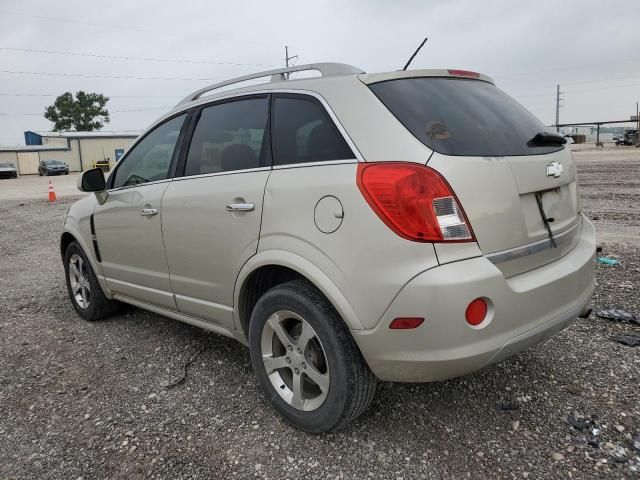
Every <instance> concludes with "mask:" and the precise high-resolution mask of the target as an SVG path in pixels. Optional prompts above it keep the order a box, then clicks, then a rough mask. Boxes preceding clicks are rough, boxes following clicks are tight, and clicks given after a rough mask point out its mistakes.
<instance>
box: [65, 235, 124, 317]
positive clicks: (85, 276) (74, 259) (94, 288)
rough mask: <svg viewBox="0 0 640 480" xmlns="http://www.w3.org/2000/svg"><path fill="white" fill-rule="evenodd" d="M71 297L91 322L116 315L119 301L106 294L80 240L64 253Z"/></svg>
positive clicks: (77, 309)
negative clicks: (109, 297) (110, 298)
mask: <svg viewBox="0 0 640 480" xmlns="http://www.w3.org/2000/svg"><path fill="white" fill-rule="evenodd" d="M64 271H65V277H66V278H67V290H68V292H69V298H70V299H71V303H72V304H73V308H75V309H76V312H78V315H80V316H81V317H82V318H84V319H85V320H88V321H90V322H92V321H95V320H100V319H102V318H106V317H110V316H111V315H114V314H115V313H116V312H117V311H118V308H119V303H118V302H117V301H115V300H109V299H108V298H107V297H105V296H104V293H103V292H102V288H101V287H100V284H99V283H98V279H97V278H96V275H95V273H94V271H93V268H91V264H90V263H89V260H88V259H87V256H86V255H85V253H84V251H83V250H82V248H81V247H80V245H79V244H78V242H71V243H70V244H69V246H68V247H67V250H66V252H65V255H64Z"/></svg>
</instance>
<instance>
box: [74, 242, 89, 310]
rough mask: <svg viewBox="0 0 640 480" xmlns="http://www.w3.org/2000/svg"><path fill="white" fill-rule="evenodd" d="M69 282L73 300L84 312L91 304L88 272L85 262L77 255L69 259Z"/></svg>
mask: <svg viewBox="0 0 640 480" xmlns="http://www.w3.org/2000/svg"><path fill="white" fill-rule="evenodd" d="M69 281H70V283H71V293H72V295H73V298H74V300H75V301H76V303H77V304H78V306H79V307H80V308H82V309H83V310H86V309H87V308H89V304H90V303H91V284H90V282H89V271H88V266H87V265H86V263H85V261H84V260H83V259H82V257H81V256H80V255H78V254H77V253H74V254H73V255H71V258H70V259H69Z"/></svg>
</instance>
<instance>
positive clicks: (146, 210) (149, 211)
mask: <svg viewBox="0 0 640 480" xmlns="http://www.w3.org/2000/svg"><path fill="white" fill-rule="evenodd" d="M157 214H158V209H157V208H143V209H142V210H140V215H142V216H143V217H150V216H152V215H157Z"/></svg>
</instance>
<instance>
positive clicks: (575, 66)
mask: <svg viewBox="0 0 640 480" xmlns="http://www.w3.org/2000/svg"><path fill="white" fill-rule="evenodd" d="M638 60H640V57H636V58H627V59H626V60H611V61H608V62H598V63H583V64H579V65H571V66H565V67H558V68H545V69H541V70H536V71H535V72H521V73H507V74H505V75H502V74H495V75H493V76H495V77H502V78H510V77H522V76H526V75H536V74H538V73H546V72H556V71H559V70H575V69H578V68H584V67H597V66H601V65H610V64H614V63H629V62H637V61H638Z"/></svg>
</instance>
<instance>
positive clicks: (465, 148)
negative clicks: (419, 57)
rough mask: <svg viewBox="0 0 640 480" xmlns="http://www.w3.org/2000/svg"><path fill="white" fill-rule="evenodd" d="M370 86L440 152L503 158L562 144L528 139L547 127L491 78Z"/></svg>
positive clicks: (399, 81) (417, 80)
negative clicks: (489, 79)
mask: <svg viewBox="0 0 640 480" xmlns="http://www.w3.org/2000/svg"><path fill="white" fill-rule="evenodd" d="M369 88H370V89H371V90H372V91H373V93H374V94H375V95H376V96H377V97H378V98H379V99H380V100H381V101H382V103H384V105H385V106H386V107H387V108H388V109H389V110H390V111H391V113H393V114H394V115H395V116H396V118H397V119H398V120H400V122H401V123H402V124H403V125H404V126H405V127H406V128H407V129H408V130H409V131H410V132H411V133H412V134H413V135H415V136H416V138H418V140H420V141H421V142H422V143H424V144H425V145H426V146H427V147H429V148H431V149H432V150H435V151H436V152H438V153H442V154H445V155H465V156H485V157H501V156H515V155H539V154H544V153H550V152H555V151H557V150H561V149H562V148H563V147H562V146H561V145H535V144H532V143H531V142H530V140H531V139H532V138H533V137H534V136H535V135H536V134H537V133H540V132H544V131H547V127H545V126H544V125H543V124H542V123H541V122H540V121H539V120H538V119H537V118H535V117H534V116H533V115H532V114H531V113H529V112H528V111H527V110H526V109H525V108H524V107H523V106H522V105H520V104H519V103H518V102H516V101H515V100H513V99H512V98H511V97H509V96H508V95H507V94H506V93H504V92H503V91H502V90H500V89H498V88H497V87H496V86H495V85H492V84H490V83H488V82H484V81H480V80H469V79H457V78H441V77H435V78H434V77H431V78H424V77H422V78H402V79H397V80H388V81H385V82H380V83H374V84H372V85H369Z"/></svg>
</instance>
